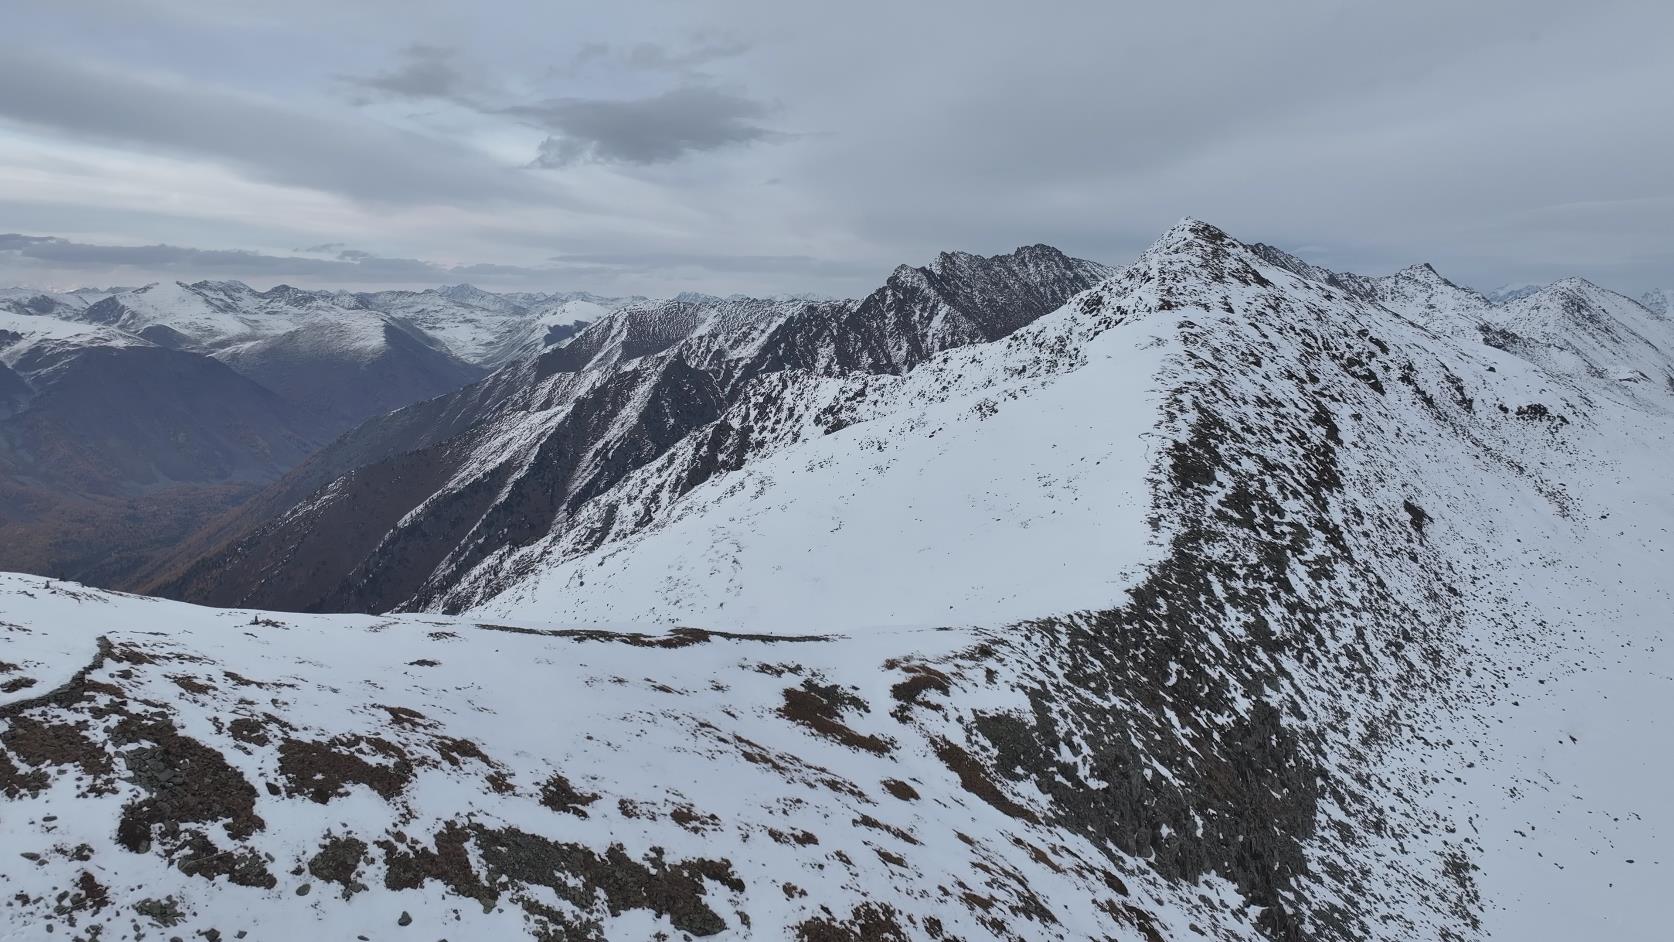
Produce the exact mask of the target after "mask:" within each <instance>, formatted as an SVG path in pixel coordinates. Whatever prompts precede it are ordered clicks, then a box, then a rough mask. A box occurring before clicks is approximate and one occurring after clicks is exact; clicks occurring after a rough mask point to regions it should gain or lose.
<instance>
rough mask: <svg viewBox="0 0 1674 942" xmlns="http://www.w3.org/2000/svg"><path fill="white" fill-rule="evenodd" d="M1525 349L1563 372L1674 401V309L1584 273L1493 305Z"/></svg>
mask: <svg viewBox="0 0 1674 942" xmlns="http://www.w3.org/2000/svg"><path fill="white" fill-rule="evenodd" d="M1489 320H1490V321H1491V322H1492V323H1493V324H1494V326H1495V327H1498V328H1502V329H1504V330H1506V331H1509V332H1510V333H1511V334H1513V335H1515V336H1514V338H1510V339H1508V341H1503V342H1509V343H1511V344H1512V345H1513V346H1514V347H1515V349H1516V350H1517V352H1518V353H1519V354H1520V355H1522V356H1524V357H1526V358H1529V359H1532V360H1535V361H1536V362H1539V363H1541V364H1542V365H1544V366H1546V367H1547V368H1548V369H1551V370H1553V371H1555V372H1560V373H1565V374H1570V375H1584V376H1589V377H1594V378H1599V379H1604V380H1608V381H1611V382H1613V383H1615V384H1617V385H1618V386H1619V387H1621V388H1624V389H1628V390H1630V391H1631V392H1632V393H1633V394H1635V395H1640V396H1645V397H1649V398H1651V399H1653V400H1658V401H1661V402H1670V401H1674V317H1670V316H1669V315H1668V314H1666V313H1656V312H1653V311H1652V310H1650V309H1649V308H1647V307H1646V306H1644V305H1643V304H1640V303H1639V302H1637V301H1634V300H1633V299H1631V298H1627V297H1624V296H1622V295H1620V294H1617V293H1616V292H1614V291H1609V290H1607V289H1604V288H1600V287H1599V286H1598V285H1595V284H1593V283H1592V282H1590V281H1587V280H1586V279H1583V278H1565V279H1564V280H1562V281H1559V282H1557V283H1555V284H1552V285H1548V286H1547V287H1545V288H1542V289H1541V290H1540V291H1537V292H1535V293H1534V294H1531V295H1528V296H1526V297H1523V298H1519V299H1518V300H1515V301H1511V302H1509V303H1507V304H1505V305H1503V306H1500V307H1496V308H1494V309H1492V311H1490V312H1489Z"/></svg>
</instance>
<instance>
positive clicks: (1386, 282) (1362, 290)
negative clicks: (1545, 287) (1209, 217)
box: [1249, 242, 1489, 338]
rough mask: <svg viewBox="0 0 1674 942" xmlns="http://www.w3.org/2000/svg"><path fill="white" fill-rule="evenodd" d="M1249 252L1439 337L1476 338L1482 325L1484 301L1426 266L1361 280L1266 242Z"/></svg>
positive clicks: (1353, 275) (1352, 273)
mask: <svg viewBox="0 0 1674 942" xmlns="http://www.w3.org/2000/svg"><path fill="white" fill-rule="evenodd" d="M1249 248H1250V251H1251V252H1252V253H1254V254H1255V255H1256V256H1257V257H1258V258H1260V259H1261V260H1262V261H1264V262H1266V263H1267V264H1270V265H1275V266H1277V267H1279V268H1283V269H1285V270H1287V271H1290V272H1292V273H1294V274H1297V275H1300V276H1302V277H1303V278H1307V279H1309V280H1310V281H1318V282H1321V283H1324V284H1327V285H1330V286H1332V287H1333V288H1337V289H1339V290H1341V291H1344V292H1346V293H1348V294H1350V295H1353V296H1354V297H1356V298H1359V299H1360V300H1362V301H1370V302H1372V303H1373V304H1377V305H1380V306H1382V307H1384V308H1387V309H1388V310H1391V311H1394V312H1395V313H1397V314H1399V315H1401V316H1402V317H1405V318H1406V319H1408V320H1410V321H1413V322H1414V323H1417V324H1419V325H1421V326H1424V327H1427V328H1429V329H1430V330H1433V331H1435V332H1437V333H1440V334H1445V335H1448V336H1452V337H1456V338H1467V337H1474V336H1475V335H1476V333H1477V327H1478V325H1479V324H1480V323H1481V322H1482V317H1481V312H1482V311H1483V310H1484V309H1485V308H1487V307H1488V305H1489V303H1488V300H1487V299H1486V298H1484V297H1483V296H1482V295H1480V294H1478V293H1477V292H1475V291H1472V290H1471V289H1469V288H1464V287H1461V286H1459V285H1457V284H1454V283H1453V282H1451V281H1449V280H1448V279H1447V278H1445V277H1443V276H1442V275H1441V274H1440V273H1439V272H1437V271H1436V269H1435V267H1434V266H1432V265H1430V264H1429V263H1428V262H1425V263H1421V264H1417V265H1411V266H1408V267H1407V268H1403V269H1401V270H1400V271H1398V272H1395V273H1394V274H1391V275H1377V276H1372V275H1360V274H1355V273H1354V272H1337V271H1332V270H1330V269H1328V268H1321V267H1319V266H1318V265H1313V264H1310V263H1308V262H1305V261H1303V260H1301V259H1299V258H1297V257H1296V256H1294V255H1291V254H1290V253H1288V252H1286V251H1284V250H1283V249H1278V248H1275V247H1273V246H1271V245H1265V244H1263V243H1260V242H1258V243H1255V244H1254V245H1251V246H1250V247H1249Z"/></svg>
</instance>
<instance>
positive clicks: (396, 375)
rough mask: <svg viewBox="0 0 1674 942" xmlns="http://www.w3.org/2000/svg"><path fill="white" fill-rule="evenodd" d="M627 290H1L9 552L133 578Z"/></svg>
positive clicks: (0, 471)
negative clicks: (258, 493) (352, 441)
mask: <svg viewBox="0 0 1674 942" xmlns="http://www.w3.org/2000/svg"><path fill="white" fill-rule="evenodd" d="M620 302H621V299H606V298H597V297H594V296H592V295H584V294H574V295H497V294H491V293H488V292H484V291H479V290H477V289H475V288H471V287H470V286H467V285H462V286H457V287H452V288H443V289H439V290H435V291H422V292H405V291H402V292H381V293H377V294H361V295H357V294H347V293H343V292H310V291H302V290H299V289H295V288H290V287H285V286H281V287H277V288H273V289H271V290H269V291H255V290H253V289H251V288H250V287H248V286H246V285H243V284H240V283H237V282H198V283H195V284H191V285H186V284H179V283H168V284H154V285H147V286H145V287H142V288H135V289H113V290H92V289H86V290H82V291H75V292H68V293H58V294H53V293H41V292H31V291H28V290H25V289H8V290H7V291H5V292H0V568H8V569H23V570H32V571H37V572H47V573H52V574H54V575H62V576H66V577H74V578H78V579H83V580H86V581H89V582H94V583H98V584H105V585H114V584H119V583H121V582H122V581H123V580H124V579H125V578H129V577H131V576H132V575H133V574H134V570H135V568H136V567H137V566H139V565H140V564H142V563H144V562H149V561H151V560H152V559H153V558H154V556H155V554H156V553H158V552H159V551H161V550H162V549H163V548H165V547H170V546H172V545H173V544H174V543H175V542H176V541H178V540H179V539H181V538H182V537H183V536H185V535H186V534H187V533H190V532H192V531H194V530H196V529H197V528H199V527H200V526H202V525H203V524H204V522H205V521H206V520H207V519H208V518H209V517H211V516H213V515H215V514H217V513H220V512H222V511H224V510H226V509H227V508H229V507H230V506H233V505H234V504H236V503H238V502H239V501H240V500H242V499H243V498H244V497H246V496H248V495H249V494H250V493H251V491H252V490H253V489H254V488H257V487H259V486H260V485H262V484H265V483H267V482H270V481H272V480H274V479H276V478H277V477H279V476H280V475H282V474H284V473H285V472H286V471H288V470H290V469H291V468H292V467H294V466H295V465H296V464H298V463H299V462H300V461H301V460H302V459H303V458H305V457H307V456H308V455H309V454H311V453H312V452H313V451H315V450H316V449H318V448H320V447H321V446H323V445H325V444H326V443H327V442H330V441H331V440H332V439H333V438H335V437H336V436H338V435H339V434H341V433H343V432H344V431H346V430H348V429H350V428H352V427H353V426H355V425H357V424H358V423H360V422H361V421H363V420H365V419H367V418H369V417H372V416H375V415H379V414H382V413H385V412H388V411H390V410H392V409H396V408H399V407H401V406H405V405H408V404H410V403H413V402H417V401H420V400H424V399H429V398H431V397H434V396H438V395H441V394H444V393H447V392H450V391H452V390H455V389H458V388H459V387H461V386H463V385H465V384H467V383H470V382H472V381H473V380H476V379H478V378H480V377H481V376H483V375H484V374H485V373H486V372H487V371H488V370H490V369H492V368H494V367H495V366H497V365H499V364H501V363H503V362H505V361H507V360H512V359H517V358H520V357H526V356H529V355H532V354H534V353H537V352H539V351H540V350H541V349H543V348H544V347H545V346H546V345H547V344H549V343H553V342H556V341H558V340H561V339H563V338H565V337H567V336H569V335H571V334H573V333H574V332H575V331H577V330H578V329H580V327H581V325H582V324H584V323H585V322H587V321H588V320H591V319H593V318H595V317H597V316H598V315H599V314H600V313H601V312H603V311H604V310H606V309H608V308H609V307H611V306H613V305H615V304H618V303H620Z"/></svg>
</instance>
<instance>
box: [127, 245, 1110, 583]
mask: <svg viewBox="0 0 1674 942" xmlns="http://www.w3.org/2000/svg"><path fill="white" fill-rule="evenodd" d="M1108 274H1109V270H1108V269H1105V268H1103V267H1102V266H1099V265H1096V264H1094V263H1091V262H1085V261H1080V260H1075V259H1070V258H1068V257H1067V256H1065V255H1063V254H1062V253H1060V252H1057V251H1056V250H1054V249H1050V248H1047V247H1045V246H1031V247H1026V248H1023V249H1019V250H1018V251H1016V252H1014V253H1011V254H1009V255H1003V256H995V257H993V258H979V257H977V256H971V255H951V254H950V255H943V256H941V257H940V258H938V259H937V260H936V262H935V263H933V264H932V265H930V266H928V267H926V268H922V269H915V268H909V267H902V268H900V269H898V270H897V271H896V272H895V273H894V274H893V275H891V276H890V278H889V279H888V281H887V282H886V284H885V285H884V286H883V287H881V288H879V289H878V290H877V291H875V292H873V293H872V294H871V295H869V296H868V297H867V298H865V299H863V300H861V301H859V302H853V301H828V302H810V301H806V300H800V299H785V300H769V299H754V298H743V297H731V298H708V297H705V298H702V299H700V300H667V301H656V302H641V303H634V304H629V305H628V306H626V307H623V308H620V309H618V310H616V311H614V312H612V313H611V314H609V315H608V316H606V317H603V318H601V319H599V320H597V321H595V322H594V323H593V324H592V325H591V326H589V327H588V328H587V329H586V330H584V331H582V332H581V333H580V334H577V335H576V336H575V337H573V338H571V339H570V340H568V341H566V342H564V343H562V344H561V345H559V346H556V347H553V348H551V349H548V350H547V351H546V352H545V353H542V354H540V355H539V356H538V357H536V358H534V359H532V360H526V361H521V362H518V363H514V364H513V365H511V366H508V367H506V368H504V369H502V370H501V371H499V372H498V373H496V374H494V375H493V376H491V377H489V378H488V379H486V380H484V381H483V382H482V383H479V384H476V385H474V386H472V387H468V388H467V389H464V390H462V391H460V392H459V393H457V394H455V395H453V396H451V397H446V398H443V399H438V400H435V401H432V402H428V403H423V404H420V405H418V406H414V407H412V408H410V409H407V410H403V411H402V412H397V413H395V414H392V415H390V416H387V417H385V418H384V419H382V420H379V421H377V422H373V423H370V424H369V425H367V426H363V427H362V428H361V429H358V430H356V432H355V433H353V434H351V435H349V436H346V437H345V438H344V439H343V440H340V441H339V442H338V443H336V444H334V445H333V446H332V447H331V448H328V449H326V450H324V451H322V452H321V453H320V454H319V455H316V456H315V457H314V459H312V460H311V461H310V462H309V463H308V464H307V465H304V466H303V467H301V468H299V469H298V470H297V471H296V472H295V473H293V474H292V475H291V476H289V477H288V478H287V479H286V480H282V481H280V482H278V483H277V484H276V485H274V488H273V490H272V491H271V492H270V493H269V494H268V495H264V496H263V497H262V498H258V499H257V500H256V501H254V502H253V503H252V506H251V509H250V512H249V513H248V514H247V515H245V518H244V520H243V521H242V523H241V525H240V526H237V527H234V528H231V529H230V530H229V531H221V532H218V533H217V537H218V538H219V544H220V545H219V547H218V548H217V549H216V550H215V551H214V552H212V553H210V554H208V555H207V556H205V557H204V558H202V559H198V560H195V561H194V560H191V559H190V558H189V557H188V558H187V559H186V560H184V563H185V565H184V566H183V567H181V568H180V569H179V570H177V571H175V572H172V573H168V574H167V576H168V577H167V578H165V579H163V580H162V581H161V583H160V588H161V589H162V590H163V591H165V592H166V593H168V594H173V595H180V596H184V597H186V598H190V599H194V600H201V601H215V602H217V603H225V604H256V605H261V606H264V607H275V608H288V609H307V608H323V609H325V610H343V609H349V610H366V611H382V610H387V609H389V608H392V607H395V606H398V605H408V604H412V605H419V604H430V602H431V601H432V600H434V601H435V602H436V603H437V604H445V605H446V606H447V607H450V608H458V607H461V606H463V605H465V604H467V603H466V600H465V597H464V596H462V595H459V592H460V591H462V585H463V583H464V582H465V581H470V582H472V583H473V584H474V585H475V584H477V583H479V582H480V581H481V580H480V579H479V578H478V577H477V576H473V575H472V573H474V572H485V571H488V570H490V569H492V568H493V567H496V566H497V565H498V561H499V560H500V559H501V558H502V557H503V556H504V555H505V554H507V553H513V552H519V551H522V550H524V549H526V548H528V547H530V546H532V545H533V544H535V543H537V542H539V541H541V540H544V539H546V538H548V537H550V536H553V535H556V534H565V535H567V536H574V537H576V538H581V539H586V538H587V537H584V536H579V535H578V534H580V532H581V531H579V530H577V527H578V526H580V523H579V522H580V520H581V516H580V515H582V514H584V513H591V512H592V511H591V510H589V509H588V508H589V507H590V506H591V505H592V504H593V502H595V499H597V498H601V497H603V496H604V495H606V494H607V493H610V494H622V493H624V491H622V490H621V488H622V487H623V485H624V481H625V479H626V478H627V477H628V476H629V475H630V474H631V473H633V472H634V471H636V470H637V469H639V468H641V467H643V466H645V465H648V464H651V463H653V462H656V461H658V460H659V459H661V458H663V457H664V455H665V453H667V452H669V451H670V450H671V449H676V448H678V449H679V450H680V451H679V453H680V454H681V455H682V456H684V457H683V460H684V461H685V462H686V463H685V464H684V465H683V466H682V467H681V469H680V470H679V472H678V475H677V479H678V480H677V482H676V483H674V484H672V485H671V487H672V490H673V491H674V492H680V491H683V490H686V489H689V488H691V487H695V486H697V485H698V484H700V483H702V482H703V481H704V480H706V479H707V478H708V477H710V476H712V475H714V474H716V473H719V472H722V471H726V470H731V469H734V468H737V467H740V466H742V465H743V464H744V463H745V462H746V461H748V460H749V459H750V458H751V457H752V456H753V455H754V454H756V453H758V452H760V451H762V450H763V449H766V448H769V447H771V446H773V444H774V443H775V439H776V437H777V435H778V434H780V432H781V431H782V430H781V429H778V428H774V427H768V426H760V425H757V424H755V421H754V419H755V417H754V416H753V415H752V410H758V411H759V410H771V411H774V413H775V414H774V415H773V416H772V417H770V418H771V422H772V423H774V424H777V423H779V422H781V421H782V422H786V423H790V424H791V425H800V424H801V423H803V422H805V421H807V420H808V417H809V416H812V415H813V414H814V413H815V412H817V411H818V410H819V409H820V407H821V403H820V402H818V401H816V400H814V399H809V398H805V397H803V396H801V395H800V392H799V390H800V387H795V388H789V387H787V384H789V383H795V382H797V381H799V380H800V378H801V377H803V376H810V375H811V376H831V377H835V376H850V375H861V376H866V375H892V374H898V373H902V372H905V371H907V370H910V369H911V368H912V367H913V366H915V365H917V364H919V363H921V362H923V361H924V360H925V359H926V358H928V357H930V356H933V355H934V354H936V353H937V352H939V351H942V350H945V349H950V348H953V347H957V346H961V345H968V344H971V343H977V342H984V341H992V340H996V339H999V338H1001V337H1004V336H1005V335H1006V334H1008V333H1010V332H1011V331H1013V330H1015V329H1016V328H1017V327H1019V326H1021V325H1022V324H1026V323H1028V322H1029V321H1031V320H1033V319H1035V318H1038V317H1040V316H1041V315H1043V314H1046V313H1047V312H1049V311H1051V310H1052V309H1053V308H1055V307H1057V306H1058V305H1060V304H1062V303H1063V302H1064V301H1065V300H1067V299H1068V298H1069V297H1071V296H1072V295H1074V294H1075V293H1077V292H1079V291H1082V290H1085V289H1086V288H1088V287H1091V286H1092V285H1093V284H1096V283H1097V282H1098V281H1100V280H1101V279H1102V278H1104V277H1105V276H1107V275H1108ZM777 410H790V412H791V413H793V414H791V415H780V414H778V411H777ZM804 412H806V413H807V415H804V414H803V413H804ZM825 421H830V422H834V421H836V419H835V417H832V416H828V417H826V419H825ZM789 427H790V426H789V425H787V426H786V428H787V429H788V428H789ZM624 522H626V521H624ZM585 529H586V532H588V533H592V534H594V535H595V536H596V537H597V538H600V539H602V538H604V536H605V535H606V534H607V531H608V528H605V529H599V528H598V527H596V526H594V525H592V524H588V525H587V527H586V528H585ZM185 549H186V551H187V552H196V551H200V547H198V546H195V545H193V546H189V547H186V548H185ZM284 561H292V562H295V561H305V562H303V563H302V564H301V565H292V564H291V562H284ZM485 567H486V568H485ZM473 591H487V588H486V587H484V588H479V589H477V590H473ZM444 596H445V597H446V600H445V602H444V601H443V597H444Z"/></svg>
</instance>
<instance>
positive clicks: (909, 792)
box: [883, 778, 918, 801]
mask: <svg viewBox="0 0 1674 942" xmlns="http://www.w3.org/2000/svg"><path fill="white" fill-rule="evenodd" d="M883 787H884V791H886V792H889V793H890V794H891V795H894V796H895V797H896V798H899V799H901V800H902V801H917V800H918V789H916V788H914V787H912V786H911V785H908V784H907V783H906V782H903V781H901V780H900V779H898V778H886V779H884V780H883Z"/></svg>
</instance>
